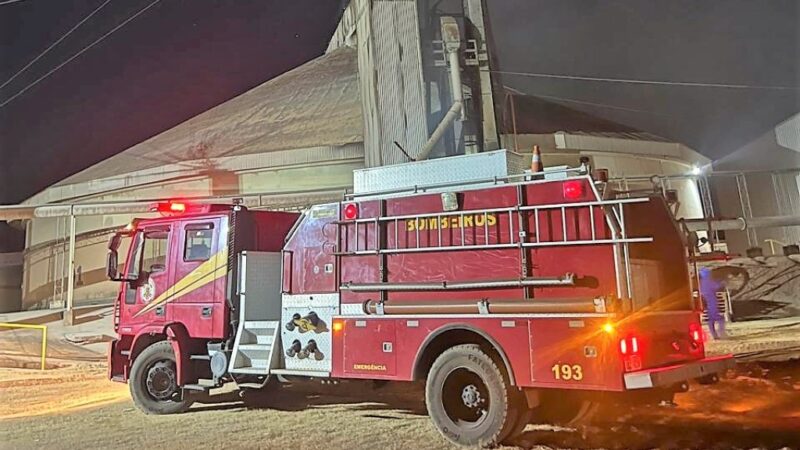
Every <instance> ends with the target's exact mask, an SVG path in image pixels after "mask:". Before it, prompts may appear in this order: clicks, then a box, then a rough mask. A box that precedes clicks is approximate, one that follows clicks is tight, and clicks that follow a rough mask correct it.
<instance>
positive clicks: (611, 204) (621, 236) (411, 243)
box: [336, 197, 653, 255]
mask: <svg viewBox="0 0 800 450" xmlns="http://www.w3.org/2000/svg"><path fill="white" fill-rule="evenodd" d="M647 201H649V199H648V198H641V197H640V198H627V199H615V200H597V201H589V202H577V203H561V204H549V205H518V206H513V207H502V208H490V209H480V210H465V211H453V212H441V213H430V214H425V213H423V214H409V215H398V216H385V217H373V218H364V219H356V220H353V221H343V222H339V228H338V230H337V231H338V235H339V236H338V239H337V242H338V249H337V252H336V253H337V254H339V255H375V254H386V253H389V254H391V253H417V252H428V251H441V250H458V249H471V250H476V249H502V248H517V247H524V248H528V247H549V246H563V245H592V244H630V243H642V242H652V240H653V238H652V237H649V236H640V237H631V236H628V233H627V230H626V227H625V217H624V212H623V206H624V205H625V204H629V203H642V202H647ZM581 210H582V211H585V212H586V213H588V216H589V222H590V223H589V230H580V229H577V228H575V227H571V226H570V225H568V222H569V216H570V214H572V213H573V212H574V213H575V214H580V213H581V212H582V211H581ZM597 211H603V212H604V214H603V219H602V220H601V219H598V218H596V217H595V215H596V212H597ZM607 211H610V212H611V214H608V215H607V214H606V212H607ZM515 215H516V217H515ZM501 216H507V217H508V219H507V224H505V225H504V226H507V227H508V234H507V235H506V236H507V237H506V238H504V237H503V233H501V232H500V229H499V226H500V217H501ZM531 216H533V220H532V221H533V224H532V225H533V226H532V227H531V229H530V230H525V229H524V228H525V227H520V223H522V224H527V223H529V222H530V221H531V220H530V219H531ZM490 217H493V218H494V219H495V220H494V222H495V223H494V224H491V225H490V224H489V222H490V220H489V218H490ZM542 217H544V219H542ZM553 217H555V219H556V220H554V219H553ZM607 217H610V219H609V221H610V223H609V225H610V228H611V230H610V233H611V234H610V236H607V235H606V234H607V233H598V225H599V223H601V222H603V221H605V220H606V218H607ZM559 221H560V225H561V227H560V229H557V230H552V232H551V233H543V231H542V230H543V228H544V227H545V226H546V225H544V222H559ZM409 224H411V225H413V226H409ZM445 224H446V225H447V226H444V225H445ZM401 228H402V229H403V231H402V232H401V231H400V230H401ZM409 228H413V230H412V231H408V230H409ZM584 232H585V234H586V236H585V237H580V236H581V235H582V234H584ZM387 234H393V236H394V240H393V245H388V244H387V245H385V246H382V245H381V244H380V238H381V235H383V236H386V235H387ZM409 234H410V236H409ZM351 236H353V237H354V241H351V239H350V237H351ZM370 236H372V237H373V238H372V239H369V237H370ZM444 236H448V239H445V238H444ZM543 236H546V237H543ZM401 237H404V238H405V239H401ZM423 237H424V239H423ZM467 237H470V238H471V239H467ZM446 241H447V242H446ZM387 242H388V240H387ZM401 244H405V245H401Z"/></svg>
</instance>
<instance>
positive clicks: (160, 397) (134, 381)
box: [128, 341, 193, 414]
mask: <svg viewBox="0 0 800 450" xmlns="http://www.w3.org/2000/svg"><path fill="white" fill-rule="evenodd" d="M128 384H129V385H130V390H131V397H132V398H133V403H134V404H135V405H136V406H137V407H138V408H139V409H141V410H142V411H144V412H145V413H147V414H177V413H182V412H184V411H186V410H187V409H189V407H190V406H191V405H192V403H193V401H192V400H189V399H187V398H186V396H185V395H183V392H182V389H181V388H180V386H178V373H177V369H176V365H175V352H173V351H172V345H170V343H169V341H159V342H156V343H155V344H152V345H150V346H149V347H146V348H145V349H144V350H142V352H141V353H139V356H137V357H136V359H135V360H134V361H133V367H131V377H130V380H129V382H128Z"/></svg>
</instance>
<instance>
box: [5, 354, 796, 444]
mask: <svg viewBox="0 0 800 450" xmlns="http://www.w3.org/2000/svg"><path fill="white" fill-rule="evenodd" d="M396 386H397V387H395V388H393V387H389V388H381V389H374V388H373V387H372V385H371V384H354V385H351V386H349V387H345V388H344V393H343V391H342V390H341V386H340V387H339V388H340V389H339V390H338V391H333V390H331V389H333V388H336V387H333V388H329V387H322V386H319V387H309V386H304V387H302V388H300V389H292V390H290V389H282V390H281V391H280V392H278V393H277V394H276V395H275V396H274V398H272V399H271V400H270V401H269V405H268V406H267V407H260V408H248V407H245V406H244V405H243V404H242V403H241V402H238V401H229V402H227V403H225V402H223V403H219V404H214V405H196V406H195V407H193V408H192V409H191V410H190V412H188V413H186V414H181V415H175V416H147V415H144V414H142V413H140V412H139V411H138V410H137V409H135V408H134V406H133V404H132V403H131V401H130V399H129V396H128V392H127V386H125V385H122V384H117V383H112V382H109V381H107V380H105V367H104V366H103V365H99V364H93V363H78V364H74V365H68V366H65V367H61V368H58V369H53V370H48V371H44V372H39V371H31V370H24V369H0V405H3V407H2V408H1V409H0V448H2V449H29V448H30V449H33V448H48V449H76V448H86V449H94V448H114V449H128V448H130V449H134V448H136V449H140V448H143V447H144V448H150V449H162V448H163V449H175V448H197V449H203V448H229V449H233V448H275V449H277V448H296V449H316V448H320V447H324V448H327V449H359V448H386V449H411V448H413V449H442V448H450V447H449V446H448V445H447V444H446V442H445V441H444V440H443V439H442V438H441V437H440V436H439V435H438V433H437V432H436V431H435V430H434V429H433V427H432V425H431V424H430V421H429V420H428V418H427V417H426V415H425V411H424V404H423V402H422V392H421V389H420V387H419V386H417V385H409V384H398V385H396ZM677 402H678V403H679V407H678V408H639V409H634V410H625V411H614V410H611V409H607V410H603V411H601V412H600V413H599V415H598V420H597V421H596V423H594V424H592V425H590V426H584V427H581V428H578V429H568V428H557V427H549V426H536V427H534V426H529V428H528V430H527V431H526V433H525V435H523V436H522V437H521V438H520V439H519V441H518V442H517V444H518V445H519V446H520V447H522V448H754V447H761V448H780V447H789V448H800V431H798V430H800V363H798V362H794V363H780V364H748V365H742V366H740V367H739V369H738V370H737V373H735V374H731V376H730V377H729V378H728V379H725V380H723V381H722V382H721V383H720V384H719V385H717V386H711V387H696V389H693V390H691V391H690V392H689V393H686V394H681V395H679V396H678V398H677Z"/></svg>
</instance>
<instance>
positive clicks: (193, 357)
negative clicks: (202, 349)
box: [189, 355, 211, 361]
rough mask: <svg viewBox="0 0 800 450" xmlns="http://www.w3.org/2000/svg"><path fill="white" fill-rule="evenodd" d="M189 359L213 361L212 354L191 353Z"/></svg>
mask: <svg viewBox="0 0 800 450" xmlns="http://www.w3.org/2000/svg"><path fill="white" fill-rule="evenodd" d="M189 359H192V360H200V361H211V356H210V355H189Z"/></svg>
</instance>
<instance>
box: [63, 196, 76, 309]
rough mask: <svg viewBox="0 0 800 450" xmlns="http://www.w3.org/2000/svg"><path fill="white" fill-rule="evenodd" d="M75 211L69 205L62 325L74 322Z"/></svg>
mask: <svg viewBox="0 0 800 450" xmlns="http://www.w3.org/2000/svg"><path fill="white" fill-rule="evenodd" d="M74 297H75V213H74V211H72V208H71V207H70V214H69V250H68V256H67V301H66V303H65V306H64V325H72V324H73V323H74V322H75V310H74V303H73V300H74Z"/></svg>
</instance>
